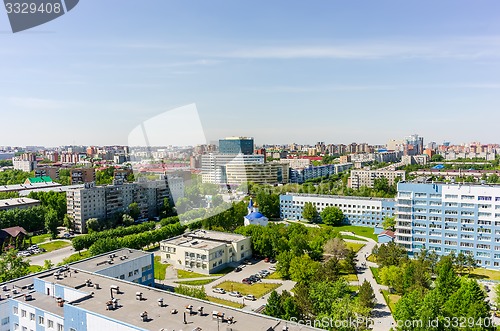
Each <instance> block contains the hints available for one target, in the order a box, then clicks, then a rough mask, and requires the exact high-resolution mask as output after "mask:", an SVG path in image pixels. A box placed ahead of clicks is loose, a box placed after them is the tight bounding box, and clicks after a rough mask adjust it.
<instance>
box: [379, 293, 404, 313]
mask: <svg viewBox="0 0 500 331" xmlns="http://www.w3.org/2000/svg"><path fill="white" fill-rule="evenodd" d="M382 295H383V296H384V299H385V302H386V303H387V306H389V309H390V310H391V313H394V310H395V309H396V303H397V302H398V301H399V299H401V296H400V295H397V294H390V293H389V291H387V290H382Z"/></svg>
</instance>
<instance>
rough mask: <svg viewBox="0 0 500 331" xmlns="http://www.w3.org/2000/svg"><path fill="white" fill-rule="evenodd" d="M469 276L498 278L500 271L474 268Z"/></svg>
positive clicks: (499, 278) (499, 277)
mask: <svg viewBox="0 0 500 331" xmlns="http://www.w3.org/2000/svg"><path fill="white" fill-rule="evenodd" d="M469 277H470V278H477V279H490V280H500V271H497V270H489V269H484V268H476V269H474V270H472V272H471V273H470V275H469Z"/></svg>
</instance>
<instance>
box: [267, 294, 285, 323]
mask: <svg viewBox="0 0 500 331" xmlns="http://www.w3.org/2000/svg"><path fill="white" fill-rule="evenodd" d="M280 301H281V300H280V295H279V294H278V292H276V291H272V292H271V294H270V295H269V298H268V299H267V303H266V308H265V309H264V314H266V315H268V316H273V317H277V318H279V317H280V316H281V315H283V309H282V307H281V302H280Z"/></svg>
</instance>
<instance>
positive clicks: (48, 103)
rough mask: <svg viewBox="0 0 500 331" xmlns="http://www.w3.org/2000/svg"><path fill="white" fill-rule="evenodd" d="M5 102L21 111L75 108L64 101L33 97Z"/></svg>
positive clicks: (9, 99) (11, 99)
mask: <svg viewBox="0 0 500 331" xmlns="http://www.w3.org/2000/svg"><path fill="white" fill-rule="evenodd" d="M7 102H8V103H9V104H10V105H11V106H13V107H16V108H20V109H23V110H59V109H66V108H69V107H74V106H75V105H74V104H72V103H70V102H66V101H61V100H55V99H44V98H33V97H8V98H7Z"/></svg>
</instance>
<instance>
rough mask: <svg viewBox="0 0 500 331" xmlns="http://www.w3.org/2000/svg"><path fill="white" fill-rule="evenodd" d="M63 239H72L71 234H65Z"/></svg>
mask: <svg viewBox="0 0 500 331" xmlns="http://www.w3.org/2000/svg"><path fill="white" fill-rule="evenodd" d="M63 238H66V239H69V238H71V235H70V234H69V233H65V234H63Z"/></svg>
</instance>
